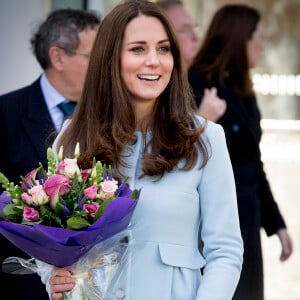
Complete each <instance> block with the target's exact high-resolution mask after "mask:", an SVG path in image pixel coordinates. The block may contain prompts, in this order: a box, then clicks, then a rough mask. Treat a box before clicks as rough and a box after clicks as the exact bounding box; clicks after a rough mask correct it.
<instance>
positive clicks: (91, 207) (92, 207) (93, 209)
mask: <svg viewBox="0 0 300 300" xmlns="http://www.w3.org/2000/svg"><path fill="white" fill-rule="evenodd" d="M99 207H100V205H99V203H97V202H93V203H91V204H83V210H84V211H85V212H86V213H88V214H89V216H90V217H91V218H95V215H96V213H97V210H98V209H99Z"/></svg>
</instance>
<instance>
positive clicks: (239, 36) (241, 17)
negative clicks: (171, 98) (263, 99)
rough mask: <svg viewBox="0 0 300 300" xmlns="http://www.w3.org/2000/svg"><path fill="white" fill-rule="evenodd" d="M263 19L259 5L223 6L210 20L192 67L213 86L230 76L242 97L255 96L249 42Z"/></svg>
mask: <svg viewBox="0 0 300 300" xmlns="http://www.w3.org/2000/svg"><path fill="white" fill-rule="evenodd" d="M260 19H261V16H260V13H259V12H258V11H257V10H256V9H255V8H252V7H250V6H247V5H244V4H228V5H225V6H223V7H221V8H220V9H219V10H218V11H217V12H216V13H215V15H214V16H213V18H212V20H211V22H210V25H209V26H208V29H207V32H206V35H205V37H204V39H203V43H202V46H201V47H200V49H199V51H198V53H197V55H196V57H195V58H194V62H193V63H192V65H191V67H190V69H196V70H199V71H201V72H202V73H204V74H205V76H206V80H207V82H208V83H209V84H210V85H213V83H214V82H218V83H219V84H220V85H221V86H224V82H225V79H226V80H229V81H230V84H231V85H233V87H234V89H235V91H236V92H237V94H238V95H239V96H241V97H246V96H250V95H253V87H252V86H253V84H252V80H251V75H250V68H249V65H248V59H247V42H248V40H249V39H251V37H252V34H253V32H254V31H255V29H256V27H257V24H258V23H259V21H260ZM231 78H232V80H231Z"/></svg>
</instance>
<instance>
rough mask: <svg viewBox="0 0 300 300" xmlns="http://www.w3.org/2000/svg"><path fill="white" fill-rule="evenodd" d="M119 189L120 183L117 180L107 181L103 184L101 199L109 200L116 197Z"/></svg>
mask: <svg viewBox="0 0 300 300" xmlns="http://www.w3.org/2000/svg"><path fill="white" fill-rule="evenodd" d="M117 189H118V182H117V181H116V180H105V181H103V182H102V183H101V189H100V198H102V199H107V198H111V197H113V196H114V195H115V192H116V190H117Z"/></svg>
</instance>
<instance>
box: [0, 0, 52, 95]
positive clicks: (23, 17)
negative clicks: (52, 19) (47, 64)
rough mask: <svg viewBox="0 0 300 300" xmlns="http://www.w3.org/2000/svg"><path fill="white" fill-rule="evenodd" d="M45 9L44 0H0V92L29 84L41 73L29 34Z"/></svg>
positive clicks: (41, 17)
mask: <svg viewBox="0 0 300 300" xmlns="http://www.w3.org/2000/svg"><path fill="white" fill-rule="evenodd" d="M45 11H46V9H45V1H41V0H26V1H19V0H1V1H0V37H1V47H0V66H1V69H0V95H1V94H4V93H6V92H9V91H12V90H14V89H17V88H20V87H23V86H25V85H28V84H30V83H31V82H32V81H34V80H35V79H36V78H37V77H38V76H39V74H40V73H41V68H40V66H39V64H38V63H37V61H36V60H35V57H34V55H33V54H32V53H31V49H30V37H31V32H32V30H33V28H34V27H35V25H36V24H37V23H39V22H40V21H42V20H43V19H44V17H45Z"/></svg>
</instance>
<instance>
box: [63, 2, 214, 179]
mask: <svg viewBox="0 0 300 300" xmlns="http://www.w3.org/2000/svg"><path fill="white" fill-rule="evenodd" d="M140 15H144V16H150V17H154V18H157V19H158V20H160V22H161V23H162V25H163V26H164V28H165V30H166V32H167V35H168V38H169V40H170V45H171V52H172V55H173V58H174V68H173V71H172V75H171V79H170V82H169V84H168V86H167V87H166V89H165V90H164V91H163V93H162V94H161V95H160V97H159V99H158V100H157V103H156V106H155V108H154V110H153V113H152V121H151V122H150V123H149V124H148V126H147V127H146V131H151V132H152V139H151V141H150V142H149V144H147V145H146V144H145V149H144V153H143V173H144V174H143V176H144V175H148V176H158V177H161V176H163V174H164V173H165V172H166V171H171V170H172V169H173V168H174V167H175V166H176V165H177V163H178V162H179V160H181V159H183V158H185V161H186V164H185V166H184V167H183V170H188V169H191V168H192V167H193V166H195V164H196V162H197V158H198V155H199V154H198V151H199V149H200V152H201V153H202V163H201V166H199V167H202V166H204V165H205V164H206V162H207V159H208V152H207V149H206V147H205V145H204V143H203V141H202V140H201V133H202V132H203V130H204V125H205V124H203V125H201V124H197V125H196V122H197V120H196V118H195V117H194V114H193V108H192V105H193V104H192V103H193V96H192V94H191V91H190V88H189V84H188V81H187V76H186V72H185V71H184V69H183V65H182V63H181V56H180V51H179V45H178V41H177V39H176V34H175V31H174V29H173V27H172V25H171V24H170V23H169V21H168V18H167V17H166V15H165V13H164V12H163V11H161V9H160V8H159V7H158V6H157V5H156V4H154V3H152V2H148V1H144V0H140V1H139V0H133V1H132V0H131V1H126V2H124V3H123V4H119V5H118V6H116V7H115V8H114V9H113V10H112V11H111V12H110V13H109V14H108V15H107V16H106V17H105V18H104V19H103V21H102V22H101V24H100V27H99V30H98V33H97V36H96V39H95V42H94V46H93V49H92V53H91V57H90V62H89V67H88V70H87V76H86V80H85V84H84V88H83V93H82V97H81V100H80V103H79V107H78V108H77V109H76V112H75V114H74V116H73V118H72V120H71V122H70V124H69V126H68V127H67V129H66V130H65V132H64V133H63V134H62V136H61V138H60V139H59V141H58V147H59V146H60V145H63V147H64V155H65V156H68V157H72V155H73V151H74V148H75V144H76V143H77V142H79V144H80V152H81V155H80V157H79V160H78V162H79V163H80V165H81V166H83V167H90V166H91V163H92V159H93V157H96V158H97V159H99V160H101V161H102V162H103V163H105V164H107V165H112V166H113V167H114V169H115V170H117V169H118V168H119V167H120V166H125V167H126V166H127V165H126V163H125V158H124V157H122V152H123V150H124V149H125V148H126V146H127V145H128V144H132V143H134V142H135V136H134V132H135V129H136V117H135V114H134V110H133V107H132V105H131V104H130V102H129V101H128V99H130V98H131V97H132V96H131V94H130V92H129V90H128V89H127V87H126V85H125V84H124V82H123V80H122V77H121V75H120V74H121V70H120V56H121V49H122V42H123V37H124V32H125V29H126V26H127V24H128V23H129V22H130V21H131V20H133V19H134V18H136V17H138V16H140ZM149 30H151V29H149ZM149 147H150V148H151V152H150V151H149V149H150V148H149ZM147 150H148V151H147ZM148 152H150V153H148ZM120 175H122V174H120Z"/></svg>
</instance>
